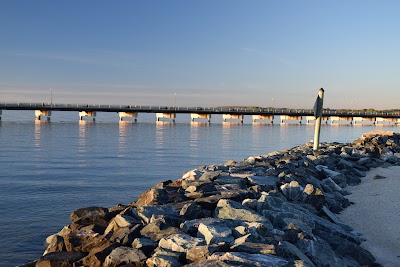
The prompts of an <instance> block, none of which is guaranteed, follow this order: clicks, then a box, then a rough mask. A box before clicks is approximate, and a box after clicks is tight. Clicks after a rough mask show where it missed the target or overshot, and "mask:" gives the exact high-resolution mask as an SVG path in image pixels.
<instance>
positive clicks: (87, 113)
mask: <svg viewBox="0 0 400 267" xmlns="http://www.w3.org/2000/svg"><path fill="white" fill-rule="evenodd" d="M84 117H92V118H93V121H96V118H95V117H96V111H80V112H79V120H81V121H82V120H83V119H84Z"/></svg>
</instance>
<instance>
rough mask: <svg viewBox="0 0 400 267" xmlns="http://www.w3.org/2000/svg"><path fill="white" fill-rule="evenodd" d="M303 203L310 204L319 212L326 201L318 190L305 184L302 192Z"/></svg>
mask: <svg viewBox="0 0 400 267" xmlns="http://www.w3.org/2000/svg"><path fill="white" fill-rule="evenodd" d="M303 202H304V203H308V204H311V205H312V206H313V207H315V208H316V209H317V210H320V209H322V207H323V206H324V204H325V203H326V199H325V196H324V193H323V192H322V190H321V189H320V188H318V187H315V186H314V185H312V184H307V185H306V187H305V188H304V190H303Z"/></svg>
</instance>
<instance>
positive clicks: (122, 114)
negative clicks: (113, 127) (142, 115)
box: [118, 112, 138, 121]
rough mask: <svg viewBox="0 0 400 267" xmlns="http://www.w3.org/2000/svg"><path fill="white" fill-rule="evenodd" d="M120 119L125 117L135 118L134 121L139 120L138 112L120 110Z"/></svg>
mask: <svg viewBox="0 0 400 267" xmlns="http://www.w3.org/2000/svg"><path fill="white" fill-rule="evenodd" d="M118 115H119V121H123V120H124V118H133V119H134V121H137V116H138V114H137V112H118Z"/></svg>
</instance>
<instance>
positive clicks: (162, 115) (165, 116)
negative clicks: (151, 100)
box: [156, 113, 176, 122]
mask: <svg viewBox="0 0 400 267" xmlns="http://www.w3.org/2000/svg"><path fill="white" fill-rule="evenodd" d="M156 118H157V121H160V120H161V119H172V122H175V118H176V113H156Z"/></svg>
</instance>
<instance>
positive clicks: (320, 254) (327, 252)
mask: <svg viewBox="0 0 400 267" xmlns="http://www.w3.org/2000/svg"><path fill="white" fill-rule="evenodd" d="M296 247H297V248H298V249H300V251H301V252H303V253H304V254H305V255H306V256H307V257H308V258H309V259H310V260H312V262H313V263H314V264H315V265H316V266H330V267H343V266H346V265H345V263H344V262H343V260H342V259H341V258H340V257H338V256H337V255H336V254H335V252H334V251H333V250H332V248H331V247H330V246H329V245H328V244H327V243H326V242H325V241H323V240H322V239H320V238H315V240H309V239H300V240H299V241H298V242H297V243H296Z"/></svg>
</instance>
